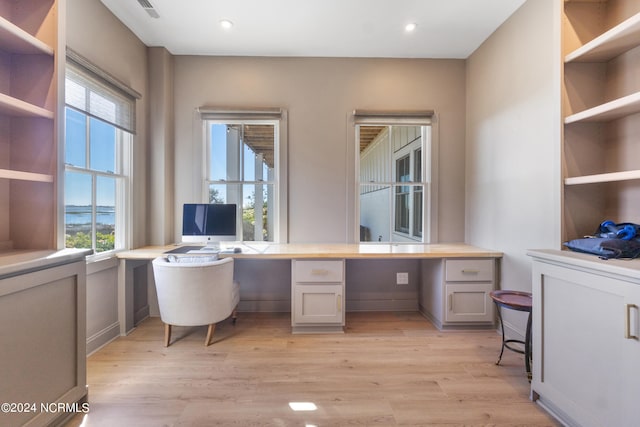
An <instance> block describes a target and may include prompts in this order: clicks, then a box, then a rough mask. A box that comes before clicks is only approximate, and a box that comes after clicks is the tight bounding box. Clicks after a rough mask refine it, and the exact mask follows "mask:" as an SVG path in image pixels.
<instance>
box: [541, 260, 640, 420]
mask: <svg viewBox="0 0 640 427" xmlns="http://www.w3.org/2000/svg"><path fill="white" fill-rule="evenodd" d="M529 254H530V255H531V256H533V257H534V261H533V302H534V303H533V326H532V331H533V336H532V339H533V362H534V366H533V378H532V382H531V389H532V396H533V398H534V399H536V400H537V401H538V402H539V403H540V404H541V405H542V406H544V407H546V408H547V409H548V410H549V411H550V412H551V413H554V414H555V415H556V416H557V417H558V418H559V419H561V421H563V422H564V423H565V424H567V425H580V426H583V427H588V426H603V427H604V426H617V427H624V426H636V425H638V409H637V405H638V396H640V380H639V378H640V364H639V361H640V341H639V340H638V336H639V335H640V320H639V313H638V307H639V306H640V261H616V260H609V261H602V260H599V259H598V258H596V257H594V256H591V255H584V254H576V253H567V252H562V251H551V250H549V251H532V252H530V253H529Z"/></svg>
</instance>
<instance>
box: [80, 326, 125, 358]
mask: <svg viewBox="0 0 640 427" xmlns="http://www.w3.org/2000/svg"><path fill="white" fill-rule="evenodd" d="M119 336H120V322H115V323H112V324H111V325H109V326H107V327H106V328H104V329H102V330H101V331H98V332H97V333H95V334H93V335H91V336H90V337H88V338H87V357H88V356H90V355H92V354H93V353H95V352H96V351H98V350H100V349H101V348H102V347H104V346H105V345H107V344H109V343H110V342H111V341H113V340H115V339H116V338H118V337H119Z"/></svg>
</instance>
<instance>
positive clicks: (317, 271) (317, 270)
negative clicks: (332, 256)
mask: <svg viewBox="0 0 640 427" xmlns="http://www.w3.org/2000/svg"><path fill="white" fill-rule="evenodd" d="M311 274H312V275H314V276H326V275H327V274H329V270H326V269H324V268H314V269H313V270H311Z"/></svg>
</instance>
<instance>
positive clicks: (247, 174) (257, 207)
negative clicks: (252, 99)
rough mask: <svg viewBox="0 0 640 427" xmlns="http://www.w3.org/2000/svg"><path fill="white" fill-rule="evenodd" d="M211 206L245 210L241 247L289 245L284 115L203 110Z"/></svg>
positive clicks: (268, 112)
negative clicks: (259, 243) (283, 159)
mask: <svg viewBox="0 0 640 427" xmlns="http://www.w3.org/2000/svg"><path fill="white" fill-rule="evenodd" d="M201 113H202V117H203V119H204V120H203V123H204V132H203V133H204V141H205V151H206V156H205V157H206V165H205V171H206V176H205V185H204V187H205V189H206V192H207V194H206V195H205V197H206V199H207V202H209V203H235V204H237V205H238V206H241V207H242V208H241V210H240V212H239V215H240V216H241V219H240V218H239V221H237V224H238V231H237V235H238V236H239V240H242V241H248V242H251V241H265V242H280V241H284V240H285V239H283V238H282V237H281V236H283V235H286V227H285V226H284V225H283V223H285V221H283V215H282V213H283V211H285V210H286V209H282V208H281V204H282V203H283V198H284V197H283V193H284V192H283V181H285V180H282V179H281V178H280V176H281V174H282V168H281V167H280V165H281V158H280V156H281V146H282V141H283V138H282V131H281V130H282V121H283V119H284V118H283V113H282V111H281V110H267V111H258V112H242V113H238V112H235V113H233V112H232V113H229V112H226V111H225V112H220V111H212V110H207V109H204V108H203V109H201Z"/></svg>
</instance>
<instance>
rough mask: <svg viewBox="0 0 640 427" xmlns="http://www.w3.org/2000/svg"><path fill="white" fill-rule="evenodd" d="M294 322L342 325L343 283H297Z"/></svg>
mask: <svg viewBox="0 0 640 427" xmlns="http://www.w3.org/2000/svg"><path fill="white" fill-rule="evenodd" d="M294 299H295V309H294V314H293V316H294V323H295V324H301V323H337V324H340V325H342V319H343V316H342V304H343V301H342V285H341V284H337V285H300V284H297V285H295V289H294Z"/></svg>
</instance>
